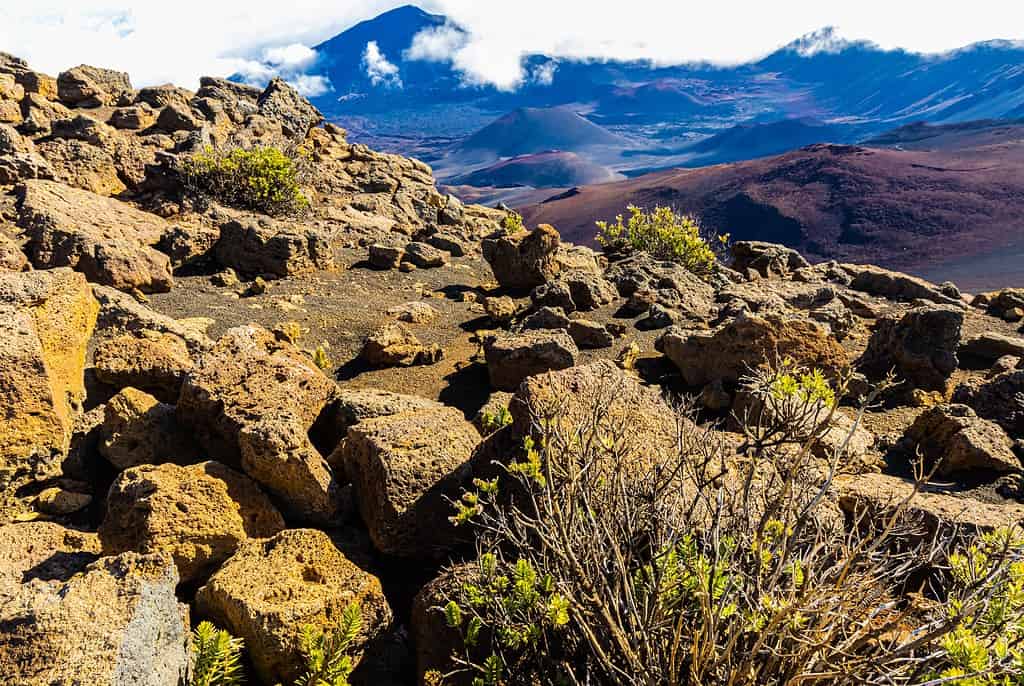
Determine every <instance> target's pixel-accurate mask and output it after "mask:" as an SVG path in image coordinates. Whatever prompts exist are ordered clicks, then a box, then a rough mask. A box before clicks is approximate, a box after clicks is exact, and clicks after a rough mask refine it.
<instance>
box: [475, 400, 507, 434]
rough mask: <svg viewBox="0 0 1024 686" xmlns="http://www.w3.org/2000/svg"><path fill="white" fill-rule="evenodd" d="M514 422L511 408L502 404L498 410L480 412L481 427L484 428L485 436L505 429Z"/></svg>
mask: <svg viewBox="0 0 1024 686" xmlns="http://www.w3.org/2000/svg"><path fill="white" fill-rule="evenodd" d="M511 423H512V413H511V412H509V409H508V408H507V407H505V406H504V405H502V406H501V407H499V408H498V409H497V410H495V411H493V412H491V411H489V410H484V411H483V412H481V413H480V428H481V429H482V430H483V433H484V435H485V436H489V435H490V434H492V433H494V432H495V431H498V430H499V429H503V428H505V427H506V426H508V425H509V424H511Z"/></svg>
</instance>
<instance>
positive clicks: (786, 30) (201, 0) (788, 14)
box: [0, 0, 1024, 89]
mask: <svg viewBox="0 0 1024 686" xmlns="http://www.w3.org/2000/svg"><path fill="white" fill-rule="evenodd" d="M406 2H408V0H349V2H343V3H339V2H337V0H288V2H280V0H216V1H215V2H211V0H175V2H155V1H154V2H151V1H149V0H30V1H29V2H24V1H21V2H19V1H16V0H0V49H3V50H6V51H8V52H12V53H14V54H16V55H18V56H20V57H23V58H25V59H27V60H28V61H29V62H30V63H31V64H32V65H33V66H35V67H36V68H37V69H40V70H42V71H46V72H49V73H51V74H56V73H57V72H60V71H62V70H64V69H67V68H69V67H72V66H74V65H76V64H80V63H82V62H85V63H89V64H96V65H98V66H105V67H110V68H113V69H119V70H123V71H128V72H129V73H130V74H131V76H132V81H133V83H134V84H135V85H137V86H142V85H150V84H156V83H165V82H168V81H170V82H174V83H177V84H179V85H182V86H186V87H190V88H195V87H196V85H197V84H198V79H199V77H200V76H202V75H205V74H210V75H213V76H227V75H229V74H232V73H234V72H240V73H247V74H256V73H262V74H264V75H266V73H268V72H259V71H258V68H257V66H256V65H254V64H253V63H254V62H259V61H262V60H263V58H264V56H268V57H270V58H272V59H271V60H270V67H271V70H276V71H277V72H278V73H281V74H286V76H285V77H286V78H289V79H294V80H296V82H304V81H305V80H302V79H299V77H300V76H303V75H306V74H308V73H309V71H310V70H309V68H308V67H302V66H300V65H301V64H302V63H303V61H304V60H308V59H310V53H311V52H313V50H312V48H313V47H314V46H316V45H317V44H318V43H320V42H321V41H324V40H326V39H328V38H330V37H332V36H334V35H336V34H338V33H340V32H341V31H343V30H345V29H347V28H350V27H351V26H353V25H355V24H356V23H358V22H360V21H363V20H366V19H370V18H372V17H374V16H376V15H378V14H380V13H381V12H383V11H386V10H389V9H393V8H395V7H398V6H399V5H402V4H405V3H406ZM420 4H421V6H422V7H423V8H424V9H426V10H429V11H432V12H436V13H441V14H445V15H447V16H448V17H450V18H451V24H452V25H453V26H460V27H463V28H464V29H465V31H466V35H465V36H463V39H462V41H461V42H460V41H459V40H458V34H457V31H455V30H452V27H451V26H449V27H448V28H445V27H441V28H438V29H433V30H432V31H430V32H427V33H425V34H423V35H421V36H418V37H417V40H414V41H413V44H412V45H410V46H409V47H408V51H409V53H410V54H412V55H415V56H416V57H415V59H424V60H442V61H443V60H450V61H451V63H452V64H453V65H454V66H455V67H456V68H457V69H459V70H460V71H462V72H463V73H464V74H465V75H466V81H467V82H468V83H471V84H472V83H490V84H494V85H497V86H498V87H501V88H506V89H508V88H514V87H515V86H516V85H518V84H520V83H522V82H524V81H526V80H529V79H533V78H536V76H538V75H535V74H526V73H524V70H523V65H522V60H523V57H524V56H527V55H533V54H545V55H549V56H551V57H553V58H557V59H563V60H564V59H573V58H596V59H642V60H649V61H651V62H654V63H656V64H670V63H679V62H686V61H694V60H706V61H709V62H712V63H716V64H735V63H738V62H743V61H748V60H752V59H756V58H758V57H761V56H763V55H765V54H767V53H768V52H770V51H772V50H774V49H776V48H778V47H780V46H782V45H784V44H787V43H789V42H790V41H792V40H793V39H795V38H797V37H799V36H802V35H804V34H807V33H810V32H812V31H815V30H817V29H820V28H821V27H823V26H838V27H840V29H841V35H842V36H843V37H845V38H847V39H850V40H861V39H867V40H871V41H874V42H876V43H878V44H879V45H881V46H883V47H886V48H891V47H902V48H906V49H908V50H913V51H921V52H937V51H945V50H950V49H953V48H957V47H961V46H963V45H966V44H968V43H971V42H974V41H979V40H987V39H993V38H1008V39H1021V38H1024V3H1020V2H1016V3H1012V2H1007V1H1006V0H974V1H973V2H972V3H971V6H970V11H965V10H964V9H963V8H962V7H961V6H958V5H956V4H955V3H944V4H943V3H935V2H934V0H902V2H892V0H860V2H856V3H853V2H821V1H820V0H776V1H775V2H772V3H751V2H749V0H716V2H712V3H693V2H675V3H669V2H665V0H631V2H630V4H629V6H628V8H626V9H624V8H623V5H622V4H621V3H611V2H593V0H559V1H558V2H552V0H516V2H481V0H423V1H422V3H420ZM737 17H742V21H737ZM922 17H927V21H922V19H921V18H922ZM378 52H379V48H378ZM389 64H390V62H389ZM264 68H266V65H264ZM539 76H541V77H543V74H540V75H539ZM304 87H310V88H322V87H327V86H326V84H323V83H319V84H317V83H306V85H305V86H304Z"/></svg>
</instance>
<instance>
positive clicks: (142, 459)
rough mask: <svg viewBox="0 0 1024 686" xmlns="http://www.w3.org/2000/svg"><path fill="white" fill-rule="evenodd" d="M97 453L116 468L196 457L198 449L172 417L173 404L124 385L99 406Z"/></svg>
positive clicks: (192, 459)
mask: <svg viewBox="0 0 1024 686" xmlns="http://www.w3.org/2000/svg"><path fill="white" fill-rule="evenodd" d="M103 413H104V419H103V424H102V425H101V426H100V428H99V445H98V450H99V453H100V455H102V456H103V457H105V458H106V459H107V461H108V462H110V464H112V465H113V466H114V467H116V468H117V469H128V468H130V467H137V466H139V465H147V464H148V465H156V464H162V463H164V462H174V463H178V464H189V463H192V462H196V461H198V460H199V457H200V456H199V448H198V446H196V444H195V443H194V442H193V440H192V437H191V435H190V434H189V433H188V432H187V431H186V430H185V429H184V428H183V427H181V426H179V425H178V422H177V420H176V419H175V411H174V406H173V405H167V404H165V403H161V402H159V401H158V400H157V399H156V398H154V397H153V396H151V395H149V394H147V393H144V392H142V391H140V390H138V389H135V388H125V389H123V390H121V391H120V392H119V393H118V394H117V395H115V396H114V397H113V398H111V399H110V400H109V401H108V402H107V404H106V405H105V406H104V407H103Z"/></svg>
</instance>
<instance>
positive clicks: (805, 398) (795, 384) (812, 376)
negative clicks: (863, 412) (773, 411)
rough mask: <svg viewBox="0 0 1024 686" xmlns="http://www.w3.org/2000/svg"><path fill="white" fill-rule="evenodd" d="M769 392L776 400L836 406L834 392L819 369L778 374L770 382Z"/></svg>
mask: <svg viewBox="0 0 1024 686" xmlns="http://www.w3.org/2000/svg"><path fill="white" fill-rule="evenodd" d="M787 367H788V366H787ZM771 392H772V395H773V396H775V398H776V399H778V400H787V399H790V398H796V399H797V400H799V401H800V402H803V403H821V404H823V405H825V406H826V407H832V406H833V405H835V404H836V394H835V391H833V390H832V387H831V386H830V385H829V383H828V381H827V380H826V379H825V375H824V374H822V372H821V370H820V369H812V370H810V371H804V370H795V371H793V373H790V372H789V371H783V372H780V373H779V375H778V376H776V377H775V378H774V379H773V380H772V382H771Z"/></svg>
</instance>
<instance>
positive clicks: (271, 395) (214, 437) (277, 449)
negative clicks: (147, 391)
mask: <svg viewBox="0 0 1024 686" xmlns="http://www.w3.org/2000/svg"><path fill="white" fill-rule="evenodd" d="M336 392H337V386H336V385H335V383H334V382H333V381H332V380H331V379H328V378H327V377H326V376H324V374H323V373H322V372H321V371H320V370H319V369H317V368H316V366H315V365H314V364H313V361H312V360H311V359H310V358H309V357H308V356H306V355H304V354H303V353H301V352H300V351H299V350H298V349H296V348H295V347H294V346H292V345H290V344H288V343H283V342H281V341H278V340H277V339H276V338H275V337H274V335H273V334H271V333H270V332H269V331H267V330H266V329H262V328H260V327H258V326H243V327H238V328H235V329H231V330H229V331H228V332H227V333H225V334H224V336H223V337H221V339H220V340H218V341H217V344H216V345H215V346H214V347H213V348H212V349H211V350H209V351H207V352H206V353H204V354H203V355H202V356H201V357H200V359H199V361H198V363H197V365H196V367H195V369H193V370H192V372H191V373H190V374H189V375H188V376H187V377H186V379H185V381H184V383H183V384H182V387H181V397H180V398H179V400H178V405H177V417H178V421H179V423H180V424H181V425H182V426H185V427H189V428H190V429H191V430H192V431H194V433H195V436H196V438H197V439H198V441H199V443H200V445H201V446H202V447H203V448H204V449H205V450H206V451H207V454H208V456H209V457H211V458H214V459H218V460H220V461H222V462H227V463H229V464H235V463H239V462H240V463H241V465H242V468H243V469H244V470H245V472H246V473H247V474H248V475H249V476H251V477H252V478H254V479H255V480H256V481H258V482H259V483H260V484H262V485H263V486H264V487H266V488H267V489H268V490H269V491H271V492H272V493H273V494H274V495H276V496H277V497H278V498H280V499H281V500H282V501H284V503H285V504H286V505H287V509H288V510H289V512H290V513H291V514H294V515H295V516H297V517H300V518H302V519H304V520H314V521H318V522H330V521H333V520H335V518H336V517H338V516H339V515H340V514H342V513H343V512H344V509H345V502H344V499H343V494H342V493H341V490H340V489H341V484H339V483H338V482H337V481H336V479H335V478H334V475H333V474H332V472H331V469H330V467H329V466H328V465H327V462H326V461H325V460H324V457H323V456H322V455H321V454H320V453H319V452H318V451H317V449H316V447H314V445H313V443H312V441H310V438H309V430H310V429H311V428H312V426H313V424H314V423H315V422H316V420H317V419H318V418H319V417H320V415H321V413H322V412H323V411H324V410H325V408H327V407H328V405H329V403H330V402H331V400H332V399H333V398H334V396H335V393H336Z"/></svg>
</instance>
